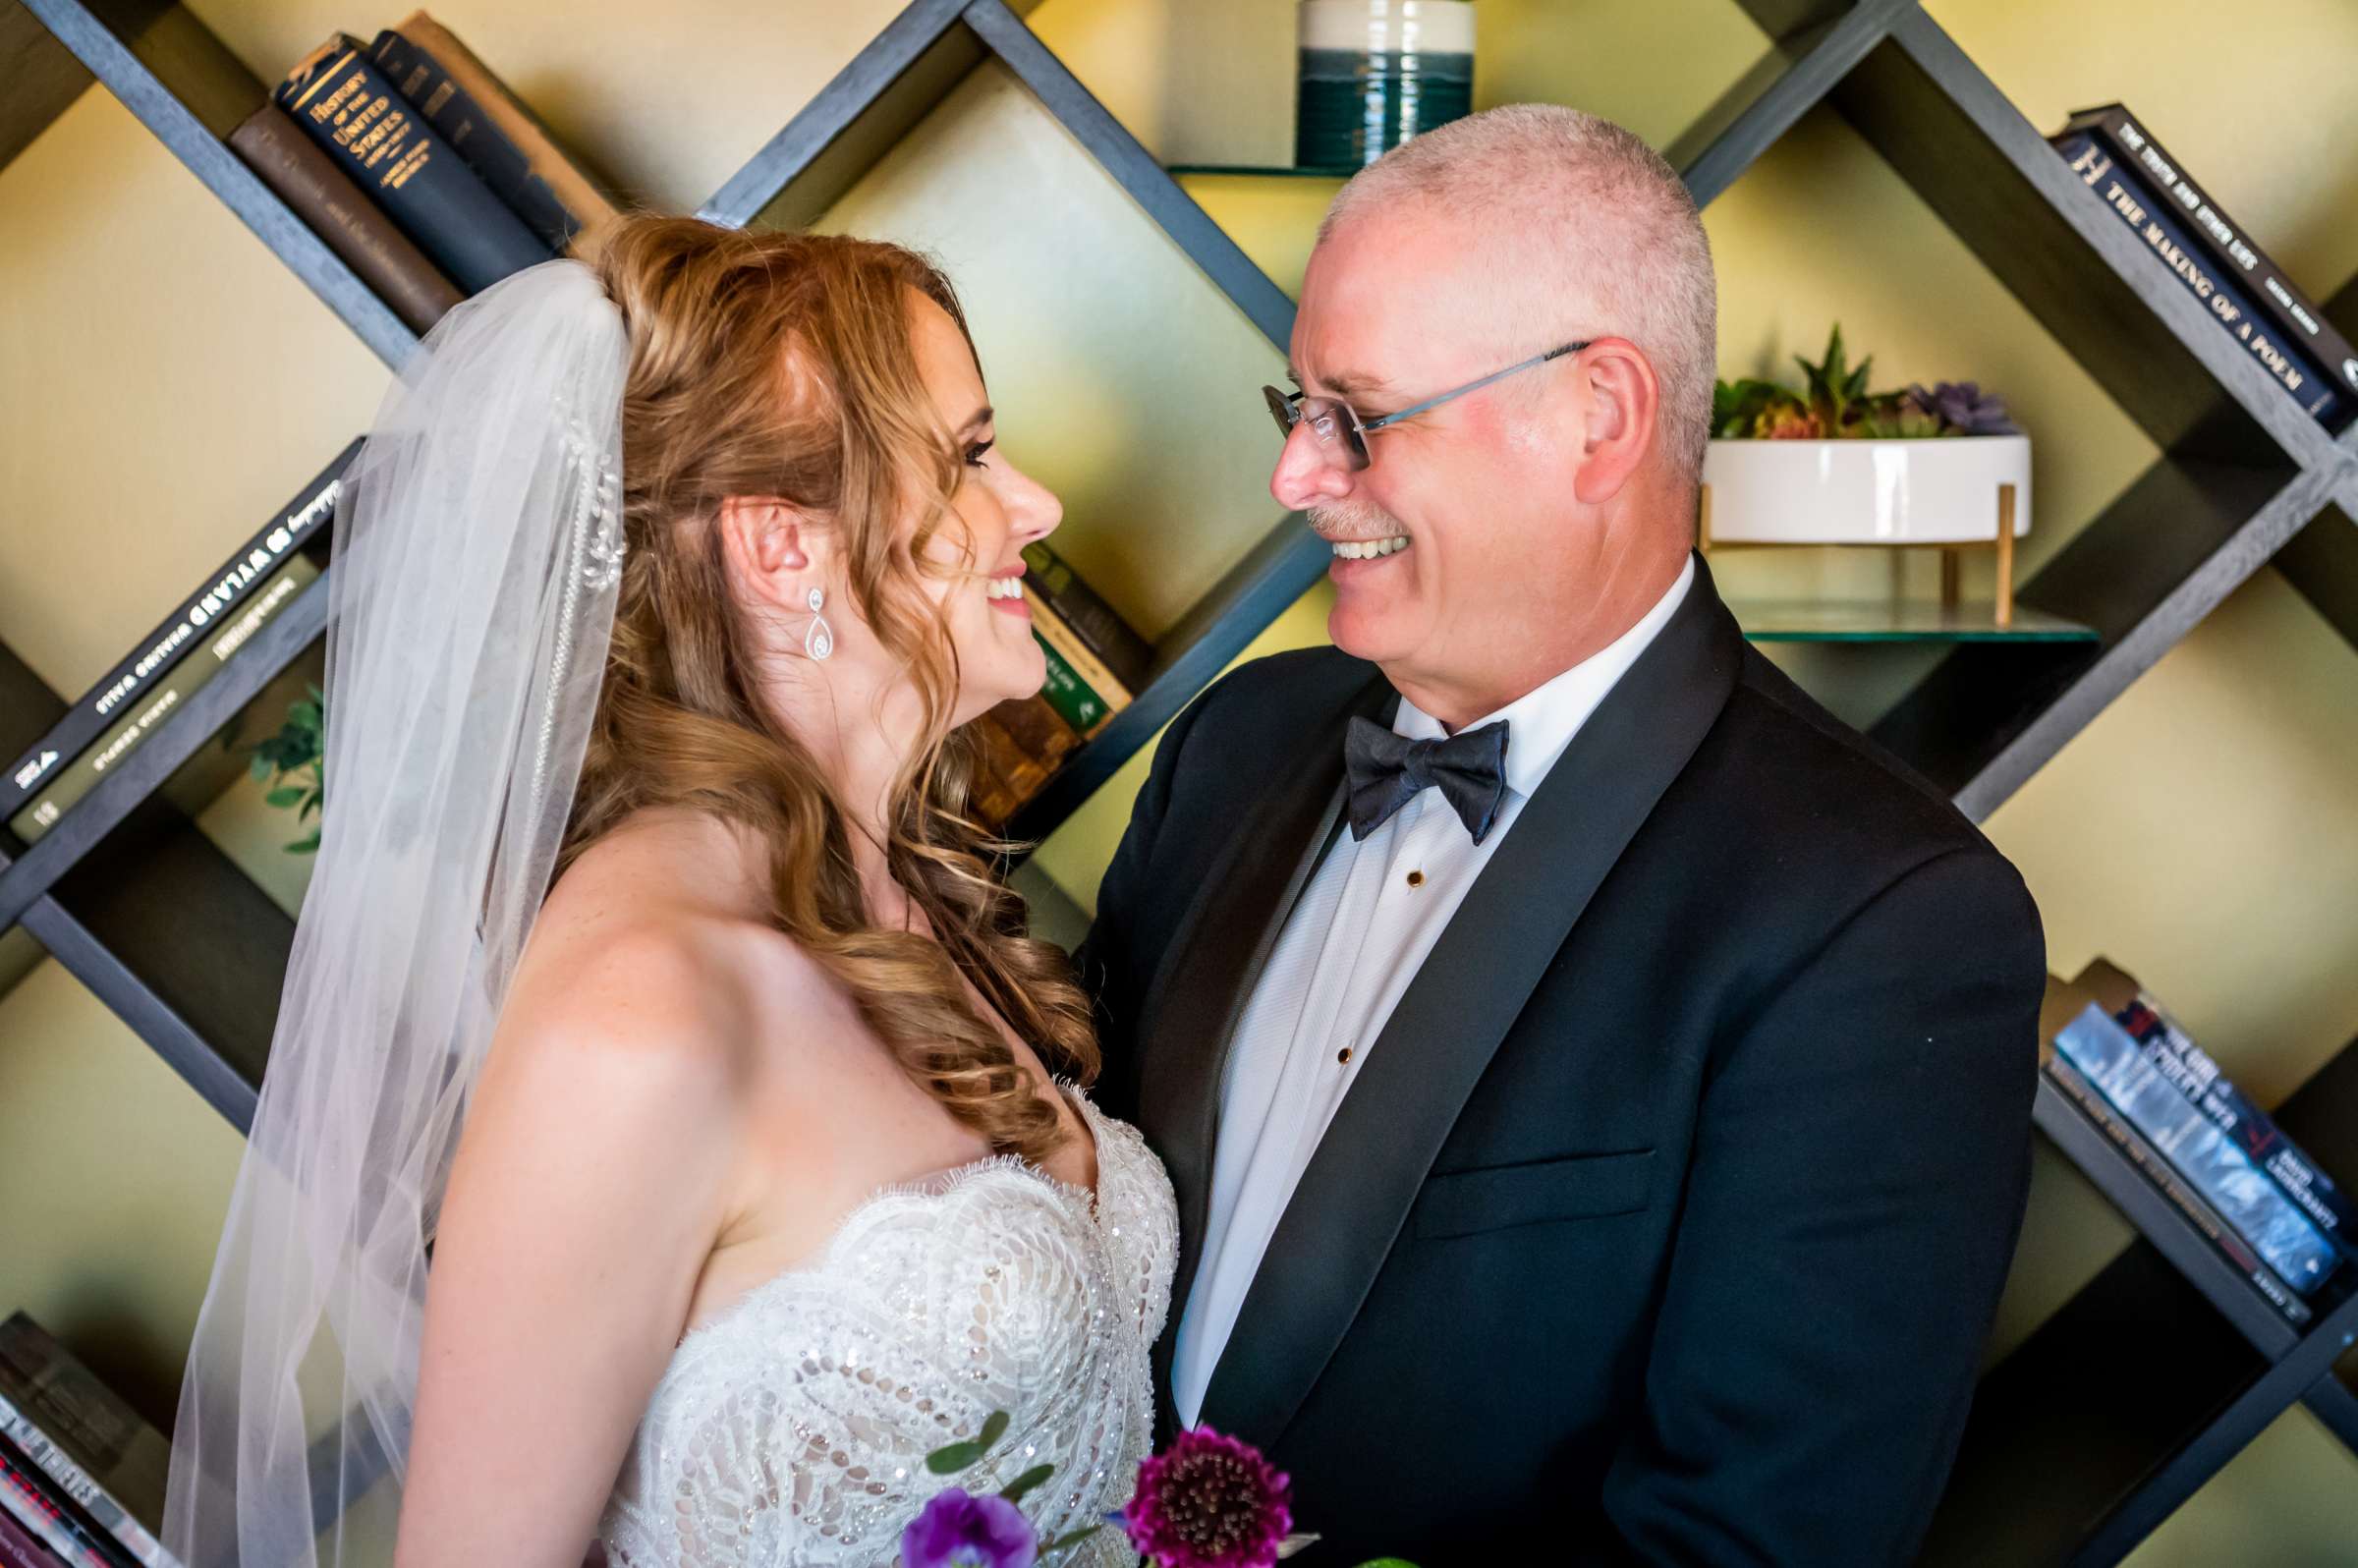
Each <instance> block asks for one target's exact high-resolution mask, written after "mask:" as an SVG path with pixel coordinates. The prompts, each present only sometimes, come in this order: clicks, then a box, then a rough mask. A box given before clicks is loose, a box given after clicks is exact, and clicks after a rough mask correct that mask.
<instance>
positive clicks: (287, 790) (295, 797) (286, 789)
mask: <svg viewBox="0 0 2358 1568" xmlns="http://www.w3.org/2000/svg"><path fill="white" fill-rule="evenodd" d="M302 799H303V786H302V785H300V784H281V785H280V786H279V787H278V788H276V789H274V790H272V791H271V792H270V793H269V794H267V795H265V796H263V797H262V803H263V804H264V805H266V806H274V807H277V808H278V809H279V810H280V811H284V810H286V809H287V808H288V807H290V806H293V805H296V804H297V803H299V802H300V801H302Z"/></svg>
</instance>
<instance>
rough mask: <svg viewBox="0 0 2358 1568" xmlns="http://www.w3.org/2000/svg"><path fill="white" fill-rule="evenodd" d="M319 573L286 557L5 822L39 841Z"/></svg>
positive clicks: (303, 560)
mask: <svg viewBox="0 0 2358 1568" xmlns="http://www.w3.org/2000/svg"><path fill="white" fill-rule="evenodd" d="M318 577H319V569H318V568H317V567H315V566H313V565H312V564H311V562H310V558H309V556H306V555H302V554H297V555H294V556H291V557H289V558H288V560H287V563H286V565H284V566H282V567H280V568H279V569H278V572H277V574H276V575H275V576H273V577H272V578H271V579H270V581H269V582H268V583H266V584H264V585H263V586H262V588H260V589H259V590H257V591H256V592H255V593H254V594H253V596H252V597H251V598H250V599H249V600H247V601H246V602H245V603H244V604H242V605H241V607H240V608H239V610H238V611H237V613H236V615H235V616H233V617H232V618H231V619H230V620H229V622H228V623H227V624H226V625H224V626H222V627H221V628H220V630H219V631H218V632H216V633H215V634H214V635H213V637H212V638H211V639H210V640H209V641H208V642H207V643H206V644H205V645H204V647H203V649H202V650H201V651H199V652H198V653H197V655H196V656H195V657H194V658H188V659H183V660H182V661H181V662H179V663H178V664H175V665H174V666H173V667H172V669H171V670H170V671H169V672H168V673H167V674H165V676H164V677H163V679H162V680H161V681H160V682H159V683H158V684H156V685H154V686H152V687H150V688H149V689H148V691H147V693H146V696H145V697H144V699H143V700H141V701H140V703H139V704H138V705H137V706H136V707H134V708H132V709H131V710H130V711H128V712H126V713H125V714H124V715H123V718H122V720H121V721H120V722H119V723H117V724H116V725H115V727H114V728H113V729H111V730H109V731H108V732H107V733H106V734H104V735H103V736H101V737H99V739H98V742H97V744H96V745H94V746H92V747H90V748H89V749H88V750H87V751H85V752H84V753H83V755H82V756H78V757H76V758H75V759H74V761H73V763H72V764H71V765H70V766H68V767H66V768H64V769H63V770H62V771H60V772H59V773H58V774H57V775H56V776H55V777H54V778H52V779H51V780H50V781H49V784H48V785H47V787H46V788H44V789H43V790H42V791H41V792H40V794H38V795H36V796H34V797H33V798H32V802H31V804H30V805H28V806H27V807H26V808H25V809H24V810H23V811H21V812H17V814H16V815H14V816H12V817H10V818H9V819H8V828H9V831H10V832H12V833H14V834H16V835H17V837H19V838H21V839H23V840H24V841H25V842H26V843H27V844H34V843H38V842H39V841H40V840H41V839H42V838H43V837H45V836H46V835H47V834H48V832H49V830H50V829H51V828H53V827H55V826H56V825H57V824H58V822H59V821H60V820H61V819H62V818H63V817H64V816H65V814H66V812H69V811H71V810H73V808H74V806H75V805H76V803H78V802H79V801H81V800H82V798H83V797H84V796H85V795H87V794H89V793H90V791H92V790H94V789H96V788H97V787H98V782H99V780H100V779H102V778H104V777H105V776H106V775H107V773H109V772H110V771H112V770H113V769H114V768H115V767H116V766H117V765H118V764H120V763H121V762H122V761H123V760H124V759H125V758H127V757H129V756H131V755H132V754H133V753H134V752H136V751H138V750H139V749H140V747H141V746H143V745H145V744H146V742H147V738H148V737H149V736H150V735H152V734H154V733H155V731H156V729H157V728H158V727H159V726H160V725H162V724H163V722H164V721H165V720H166V719H168V718H170V717H171V716H172V715H173V714H175V713H177V712H179V711H180V709H181V708H182V707H184V706H186V705H187V704H188V702H189V700H190V699H191V698H194V697H195V696H196V695H197V693H198V692H200V691H202V690H203V689H204V687H205V686H206V685H207V684H208V683H210V682H211V680H212V678H213V677H214V676H215V675H217V674H219V673H220V671H221V667H222V666H223V665H225V664H227V663H228V662H229V661H230V659H231V658H233V657H235V656H236V654H237V651H238V649H240V648H241V647H244V646H245V645H246V644H247V643H248V642H249V641H251V640H252V639H253V635H254V634H255V633H256V632H259V631H260V630H261V629H262V628H263V627H265V626H267V625H269V624H270V622H271V621H272V620H273V619H275V618H276V617H277V615H278V613H279V612H280V611H281V610H283V609H285V608H286V607H287V606H288V605H289V604H292V603H294V602H295V598H296V595H298V594H300V593H301V592H302V591H303V590H304V589H305V588H309V587H310V585H311V584H312V583H314V582H316V581H317V580H318Z"/></svg>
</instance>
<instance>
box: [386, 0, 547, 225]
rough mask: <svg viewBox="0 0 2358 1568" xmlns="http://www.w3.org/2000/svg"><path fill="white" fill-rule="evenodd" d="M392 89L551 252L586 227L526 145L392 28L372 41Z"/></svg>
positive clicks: (431, 57)
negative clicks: (542, 172)
mask: <svg viewBox="0 0 2358 1568" xmlns="http://www.w3.org/2000/svg"><path fill="white" fill-rule="evenodd" d="M368 55H369V58H370V59H372V60H374V61H375V62H376V67H377V69H378V70H380V71H382V72H383V73H384V74H385V80H386V81H388V82H390V83H392V84H393V90H394V91H396V92H398V93H400V94H401V95H402V96H403V97H404V98H406V99H408V100H409V103H410V107H411V108H413V109H416V110H417V111H418V113H419V114H420V115H421V117H422V118H423V119H424V121H425V123H426V124H427V125H430V126H432V127H433V128H434V130H435V131H437V132H438V133H440V134H441V137H442V140H445V141H447V142H449V143H450V145H451V150H453V151H454V152H456V153H458V155H459V156H460V157H461V158H463V159H465V160H466V163H467V167H469V168H470V169H473V170H474V171H475V172H476V173H477V175H479V176H480V177H481V178H482V182H483V184H485V185H487V186H489V187H490V188H491V194H492V195H493V196H497V197H499V198H500V200H502V201H504V202H506V203H507V206H508V210H509V211H511V212H513V213H515V214H516V215H517V216H518V217H520V218H522V219H523V220H524V223H525V227H526V228H528V229H531V230H532V231H533V233H534V234H536V235H538V236H539V237H540V243H541V244H543V245H545V246H547V247H548V248H549V250H550V251H551V252H559V251H563V250H564V249H565V248H566V247H567V246H568V245H570V244H572V243H573V237H574V236H575V235H576V234H579V233H580V232H581V230H582V228H583V220H582V219H581V218H579V217H577V216H576V215H575V214H573V213H571V212H568V211H566V210H565V204H564V203H563V202H562V201H559V200H558V199H557V194H556V192H555V191H553V190H551V189H550V188H549V184H548V182H547V181H546V180H543V179H542V178H540V176H538V175H537V174H534V173H533V166H532V164H531V163H529V162H528V161H526V159H525V156H524V151H523V149H522V148H520V147H518V146H517V145H516V143H515V142H513V141H511V140H508V136H507V133H506V132H504V131H502V130H500V128H499V127H498V126H497V125H496V124H494V123H493V121H492V119H491V117H490V116H489V115H488V114H486V113H485V112H484V111H483V108H482V105H480V104H478V103H477V102H476V101H475V95H474V94H473V93H471V92H469V91H468V90H467V89H466V88H465V87H463V86H461V85H459V84H458V82H457V81H456V80H455V79H453V78H452V76H451V74H450V73H449V72H447V71H445V70H443V69H442V67H441V65H440V64H439V63H437V62H436V61H435V59H434V57H433V56H432V55H430V54H428V53H426V52H425V51H424V50H423V49H421V48H420V47H418V45H416V44H414V43H412V42H411V41H410V40H409V39H407V38H405V37H403V36H402V35H401V34H400V33H398V32H395V31H394V30H393V29H392V28H386V29H385V30H384V31H382V32H380V33H378V34H377V35H376V37H375V39H374V40H373V41H371V42H370V43H369V45H368Z"/></svg>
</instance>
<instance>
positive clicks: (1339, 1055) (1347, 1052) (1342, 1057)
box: [1334, 1045, 1351, 1067]
mask: <svg viewBox="0 0 2358 1568" xmlns="http://www.w3.org/2000/svg"><path fill="white" fill-rule="evenodd" d="M1334 1059H1335V1060H1336V1061H1338V1062H1340V1063H1341V1064H1342V1065H1343V1066H1345V1067H1348V1066H1350V1065H1351V1047H1350V1046H1348V1045H1346V1046H1344V1047H1343V1048H1342V1049H1341V1050H1339V1051H1336V1052H1335V1053H1334Z"/></svg>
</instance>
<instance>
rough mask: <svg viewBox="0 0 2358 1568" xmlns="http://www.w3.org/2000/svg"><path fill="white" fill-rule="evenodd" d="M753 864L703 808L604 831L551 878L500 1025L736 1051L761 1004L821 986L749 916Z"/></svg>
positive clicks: (751, 1034)
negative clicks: (690, 813) (703, 813)
mask: <svg viewBox="0 0 2358 1568" xmlns="http://www.w3.org/2000/svg"><path fill="white" fill-rule="evenodd" d="M750 875H751V873H750V872H749V871H748V869H747V868H746V866H745V864H744V857H743V856H742V854H741V853H740V852H739V848H738V846H737V844H736V843H735V841H734V840H733V839H732V837H731V835H730V832H729V830H728V829H726V828H723V827H721V826H720V824H717V823H714V822H712V821H710V819H708V818H696V817H689V816H685V815H662V816H653V817H649V818H646V819H639V820H635V821H633V822H632V823H630V824H627V825H625V826H624V827H623V828H621V829H620V830H618V831H616V832H614V833H612V834H609V835H608V836H606V837H605V838H603V839H600V840H599V841H598V842H597V843H595V844H593V845H591V846H590V847H589V849H588V850H586V851H584V852H583V853H582V855H581V856H580V857H579V858H577V859H576V860H575V861H574V863H573V864H572V865H571V866H569V867H568V868H566V870H565V873H564V874H563V875H562V876H560V877H559V878H558V879H557V883H556V885H555V886H554V887H553V888H552V889H551V890H550V892H549V896H548V899H547V901H546V903H545V904H544V905H543V906H542V908H541V911H540V916H539V919H538V920H537V921H536V922H534V924H533V935H532V941H531V944H530V945H529V947H528V948H527V949H526V952H525V956H524V961H523V963H522V965H521V966H520V968H519V969H518V972H517V977H516V984H515V987H514V989H513V990H512V991H511V993H510V997H509V1004H508V1013H507V1015H506V1016H505V1017H503V1019H502V1021H501V1034H502V1035H503V1036H512V1035H525V1036H555V1037H561V1038H571V1039H576V1040H580V1039H585V1038H590V1039H595V1040H597V1041H600V1042H602V1043H604V1044H607V1045H609V1046H612V1047H617V1048H623V1049H631V1048H638V1049H646V1050H654V1051H662V1052H670V1053H676V1054H679V1055H682V1056H686V1057H691V1058H703V1060H702V1063H701V1064H699V1065H701V1066H702V1067H704V1068H707V1069H708V1068H711V1067H715V1066H720V1067H727V1066H730V1065H732V1061H731V1058H732V1057H733V1056H734V1054H735V1053H736V1052H738V1051H740V1050H742V1049H743V1047H744V1044H745V1042H746V1041H748V1040H750V1039H752V1038H755V1037H756V1036H758V1028H757V1027H756V1025H757V1023H758V1019H759V1018H760V1017H762V1016H765V1015H768V1014H771V1013H773V1012H774V1011H775V1010H776V1009H777V1007H778V1006H779V1004H780V1003H781V1002H784V1003H788V1004H791V1003H792V1001H793V1000H794V997H795V995H796V994H797V993H798V991H800V990H801V989H802V988H803V987H806V986H808V987H811V988H812V994H813V995H814V996H816V995H817V994H818V993H819V992H820V991H822V990H823V989H824V988H825V986H826V980H825V978H824V976H823V975H822V974H821V972H820V971H819V970H818V968H817V966H816V965H814V964H813V963H811V962H810V960H809V959H808V958H806V957H805V956H804V955H803V954H802V953H801V952H800V950H799V949H797V948H795V947H794V945H793V944H792V943H790V942H787V941H785V940H783V939H782V938H780V937H779V936H778V935H777V933H776V932H775V931H774V930H773V929H771V928H770V927H769V926H767V925H766V924H763V923H762V922H761V921H760V920H758V918H757V917H758V904H757V903H756V902H755V898H756V890H755V889H754V888H753V887H752V886H751V885H750ZM681 1065H682V1066H683V1067H687V1066H690V1065H691V1063H689V1062H683V1063H682V1064H681Z"/></svg>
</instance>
